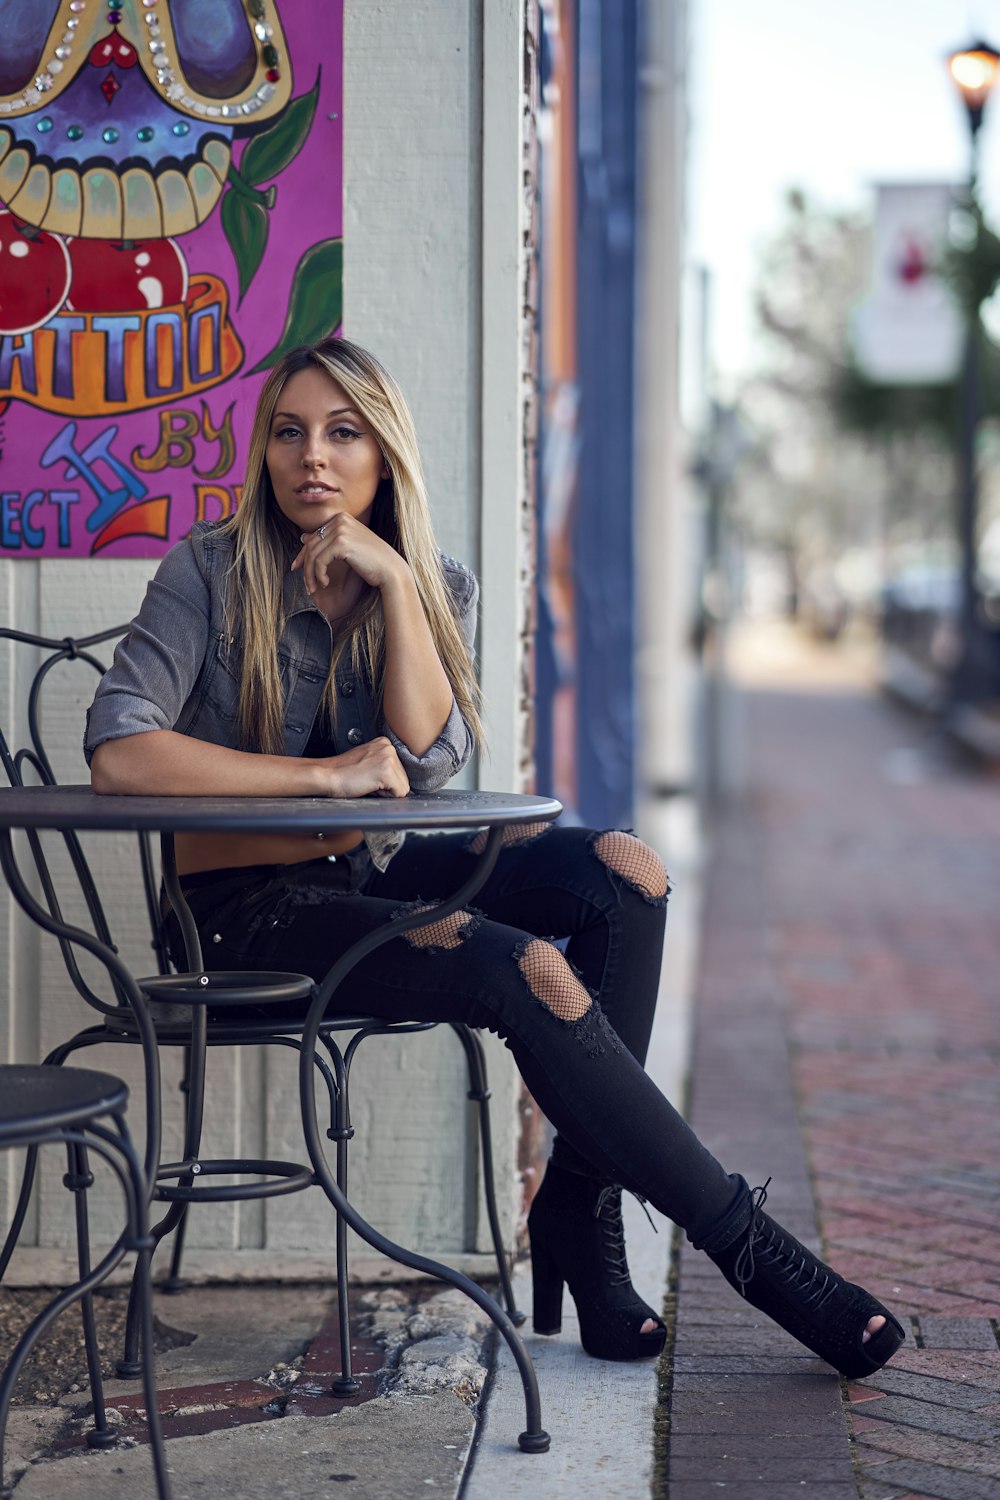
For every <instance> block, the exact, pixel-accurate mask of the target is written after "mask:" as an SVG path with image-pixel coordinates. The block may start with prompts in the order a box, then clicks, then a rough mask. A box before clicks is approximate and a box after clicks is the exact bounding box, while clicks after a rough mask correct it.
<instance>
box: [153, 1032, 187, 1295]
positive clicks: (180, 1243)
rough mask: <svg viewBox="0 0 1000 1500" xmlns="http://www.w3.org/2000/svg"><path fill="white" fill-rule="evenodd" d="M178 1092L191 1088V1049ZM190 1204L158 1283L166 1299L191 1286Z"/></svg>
mask: <svg viewBox="0 0 1000 1500" xmlns="http://www.w3.org/2000/svg"><path fill="white" fill-rule="evenodd" d="M179 1087H180V1092H181V1093H182V1094H184V1095H185V1096H187V1095H188V1093H189V1091H190V1087H191V1048H190V1047H185V1048H184V1072H183V1074H182V1075H181V1081H180V1085H179ZM190 1206H191V1205H190V1204H187V1203H186V1204H184V1205H183V1208H184V1212H183V1213H182V1214H181V1217H180V1220H179V1222H178V1224H177V1228H176V1229H175V1230H174V1243H173V1245H172V1246H171V1249H170V1270H169V1271H168V1272H167V1274H166V1276H165V1278H164V1279H163V1281H161V1282H160V1291H161V1292H164V1293H165V1294H166V1295H167V1296H168V1297H176V1296H177V1295H178V1294H179V1293H180V1292H185V1291H187V1289H188V1287H189V1286H190V1285H191V1283H190V1281H188V1280H187V1278H186V1277H184V1276H182V1275H181V1262H182V1260H183V1258H184V1240H185V1237H186V1235H187V1226H188V1215H187V1211H188V1209H189V1208H190Z"/></svg>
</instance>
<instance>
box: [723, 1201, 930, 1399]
mask: <svg viewBox="0 0 1000 1500" xmlns="http://www.w3.org/2000/svg"><path fill="white" fill-rule="evenodd" d="M768 1182H770V1178H768ZM766 1197H767V1183H765V1184H764V1186H763V1187H759V1188H754V1189H753V1192H752V1193H751V1194H750V1199H749V1210H750V1218H749V1223H747V1224H746V1227H745V1228H744V1229H742V1230H741V1231H740V1233H739V1235H738V1236H737V1238H736V1239H735V1240H733V1241H732V1243H731V1244H729V1245H727V1246H726V1247H725V1248H724V1249H722V1250H717V1249H715V1248H714V1247H712V1248H708V1247H706V1248H707V1249H708V1255H709V1257H710V1259H712V1260H713V1261H714V1262H715V1264H716V1265H717V1266H718V1268H719V1270H720V1271H721V1272H722V1274H723V1276H725V1278H726V1280H727V1281H728V1282H729V1284H730V1286H732V1287H735V1289H736V1291H738V1292H739V1293H740V1295H741V1296H742V1297H745V1298H746V1300H747V1301H748V1302H749V1303H751V1304H752V1305H753V1306H754V1307H756V1308H759V1310H760V1311H761V1312H762V1313H766V1314H767V1316H768V1317H769V1318H773V1319H774V1321H775V1323H777V1324H779V1326H780V1327H782V1328H784V1329H785V1331H786V1332H787V1333H790V1334H791V1335H792V1336H793V1338H797V1339H798V1341H799V1343H800V1344H805V1346H806V1348H807V1349H811V1350H812V1352H813V1353H814V1354H818V1355H819V1357H820V1359H825V1360H826V1362H827V1364H830V1365H832V1366H833V1368H834V1369H835V1370H838V1371H839V1372H840V1374H841V1375H845V1376H846V1377H847V1378H848V1379H849V1380H861V1379H863V1378H864V1377H865V1376H866V1375H874V1373H875V1371H876V1370H879V1369H881V1367H882V1366H883V1365H884V1364H885V1362H886V1360H888V1359H891V1357H892V1356H893V1355H894V1354H895V1352H896V1350H897V1349H898V1348H899V1346H900V1344H902V1342H903V1340H904V1339H905V1337H906V1334H905V1333H904V1331H903V1329H902V1327H901V1326H900V1324H899V1323H898V1322H897V1320H896V1319H895V1318H894V1317H893V1315H892V1313H891V1312H890V1311H889V1309H888V1308H887V1307H883V1305H882V1303H881V1302H879V1301H878V1300H877V1299H876V1298H875V1297H873V1296H872V1295H871V1294H870V1293H869V1292H866V1291H865V1290H864V1288H863V1287H860V1286H857V1285H855V1283H854V1282H853V1281H845V1280H844V1278H843V1277H842V1276H838V1275H837V1273H836V1271H833V1270H831V1269H830V1267H829V1266H828V1265H825V1264H824V1263H823V1261H821V1260H820V1259H819V1258H818V1257H817V1256H815V1255H814V1254H813V1253H812V1251H811V1250H807V1249H806V1247H805V1245H801V1244H800V1243H799V1241H798V1240H797V1239H795V1238H794V1236H793V1235H790V1234H789V1233H788V1231H787V1229H783V1228H782V1227H781V1225H780V1224H777V1223H776V1222H775V1221H774V1219H772V1218H771V1216H770V1215H769V1214H766V1213H765V1212H764V1201H765V1199H766ZM874 1317H883V1318H885V1323H884V1324H883V1325H882V1327H881V1328H880V1329H879V1331H878V1333H874V1334H872V1336H871V1337H870V1338H869V1339H868V1341H867V1342H862V1335H863V1334H864V1332H865V1329H866V1327H867V1324H868V1321H869V1319H871V1318H874Z"/></svg>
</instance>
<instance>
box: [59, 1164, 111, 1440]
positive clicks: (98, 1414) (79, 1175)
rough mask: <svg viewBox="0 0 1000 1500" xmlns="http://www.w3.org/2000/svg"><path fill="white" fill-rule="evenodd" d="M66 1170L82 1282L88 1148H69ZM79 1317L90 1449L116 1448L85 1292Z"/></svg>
mask: <svg viewBox="0 0 1000 1500" xmlns="http://www.w3.org/2000/svg"><path fill="white" fill-rule="evenodd" d="M66 1155H67V1158H68V1160H67V1171H66V1175H65V1176H64V1177H63V1187H65V1188H68V1189H69V1191H70V1192H71V1193H72V1194H73V1198H74V1203H75V1209H76V1259H77V1265H78V1267H79V1270H80V1281H81V1282H85V1281H86V1280H87V1278H88V1276H89V1275H90V1269H91V1267H90V1217H89V1213H88V1210H87V1189H88V1188H91V1187H93V1185H94V1174H93V1172H91V1170H90V1168H89V1166H88V1164H87V1152H86V1148H85V1147H83V1146H81V1145H80V1144H79V1143H78V1142H72V1141H71V1142H70V1143H69V1145H68V1146H67V1147H66ZM80 1316H81V1318H82V1320H83V1344H84V1348H85V1349H86V1352H87V1375H88V1378H89V1380H90V1394H91V1399H92V1400H93V1404H94V1425H93V1427H92V1428H91V1430H90V1431H89V1432H88V1433H87V1446H88V1447H89V1448H113V1447H114V1446H115V1444H116V1443H117V1441H118V1434H117V1433H116V1432H115V1431H114V1429H113V1428H112V1427H109V1426H108V1417H107V1411H106V1410H105V1405H104V1377H103V1375H102V1374H101V1356H100V1352H99V1350H98V1347H97V1324H96V1322H95V1320H94V1296H93V1293H92V1292H84V1293H83V1294H82V1296H81V1297H80Z"/></svg>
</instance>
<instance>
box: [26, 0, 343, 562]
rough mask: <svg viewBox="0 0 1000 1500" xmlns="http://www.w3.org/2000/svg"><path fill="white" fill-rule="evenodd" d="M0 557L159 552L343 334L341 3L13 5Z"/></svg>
mask: <svg viewBox="0 0 1000 1500" xmlns="http://www.w3.org/2000/svg"><path fill="white" fill-rule="evenodd" d="M3 11H4V36H3V38H2V40H0V555H2V556H5V557H36V558H37V557H92V556H102V557H103V556H109V557H110V556H114V557H157V556H159V555H160V554H161V553H163V552H165V551H166V550H167V549H168V548H169V547H170V546H172V545H173V543H174V542H176V541H178V540H179V539H180V538H181V537H183V536H185V535H186V534H187V533H188V531H189V530H190V528H191V525H192V523H193V522H194V521H196V520H214V519H217V518H221V517H224V516H227V515H230V514H231V513H232V512H233V510H234V509H235V507H236V505H237V503H238V501H239V492H240V482H241V479H242V475H243V469H244V467H245V463H246V455H247V445H248V439H249V432H250V423H251V419H252V415H253V408H254V403H255V401H256V397H257V393H258V391H259V389H260V385H261V383H262V381H263V380H264V379H265V377H266V374H267V371H268V369H269V368H270V367H271V366H272V365H273V364H274V363H275V362H276V360H277V359H279V358H280V357H281V355H282V354H283V353H284V352H285V351H286V350H287V349H291V348H294V347H295V346H296V345H297V344H302V343H308V342H311V341H313V340H315V339H318V338H321V337H322V336H323V335H324V334H327V333H332V332H335V331H337V330H339V328H340V324H341V315H342V313H341V308H342V283H343V278H342V239H341V233H342V193H341V179H342V150H341V141H342V134H341V97H342V75H343V67H342V59H343V41H342V38H343V5H342V0H213V3H212V5H211V6H200V7H191V6H189V5H185V4H183V3H177V4H174V3H173V0H102V3H98V0H7V3H6V5H5V6H4V7H3Z"/></svg>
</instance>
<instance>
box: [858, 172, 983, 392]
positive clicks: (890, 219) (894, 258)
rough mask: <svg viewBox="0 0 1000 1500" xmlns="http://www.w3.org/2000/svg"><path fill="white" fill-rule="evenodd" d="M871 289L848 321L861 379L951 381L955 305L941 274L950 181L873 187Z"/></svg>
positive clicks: (958, 320) (957, 319)
mask: <svg viewBox="0 0 1000 1500" xmlns="http://www.w3.org/2000/svg"><path fill="white" fill-rule="evenodd" d="M875 191H876V194H877V199H876V205H875V221H874V225H873V228H872V286H871V292H870V294H869V296H868V297H867V298H866V299H865V301H864V302H863V303H862V304H861V306H860V307H859V308H858V309H857V311H856V313H855V316H854V325H853V334H854V353H855V358H856V360H857V363H858V366H859V368H860V370H861V372H862V374H863V375H865V376H866V377H867V379H869V380H872V381H876V382H879V383H880V384H886V385H937V384H940V383H943V382H945V381H949V380H954V379H955V377H956V375H957V373H958V368H959V364H960V362H961V357H962V341H963V324H962V316H961V312H960V311H959V308H958V306H957V304H956V302H955V299H954V298H953V296H952V294H951V291H950V289H949V287H948V286H947V284H946V283H945V281H944V280H943V278H942V276H941V270H940V268H941V263H942V260H943V258H944V254H945V251H946V249H947V243H948V219H949V216H950V215H951V213H952V212H953V210H954V208H955V205H956V203H957V202H958V201H959V199H958V193H959V189H957V188H956V187H955V186H954V185H953V184H950V183H943V182H932V183H888V184H886V183H883V184H882V185H881V186H879V187H877V188H876V190H875Z"/></svg>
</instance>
